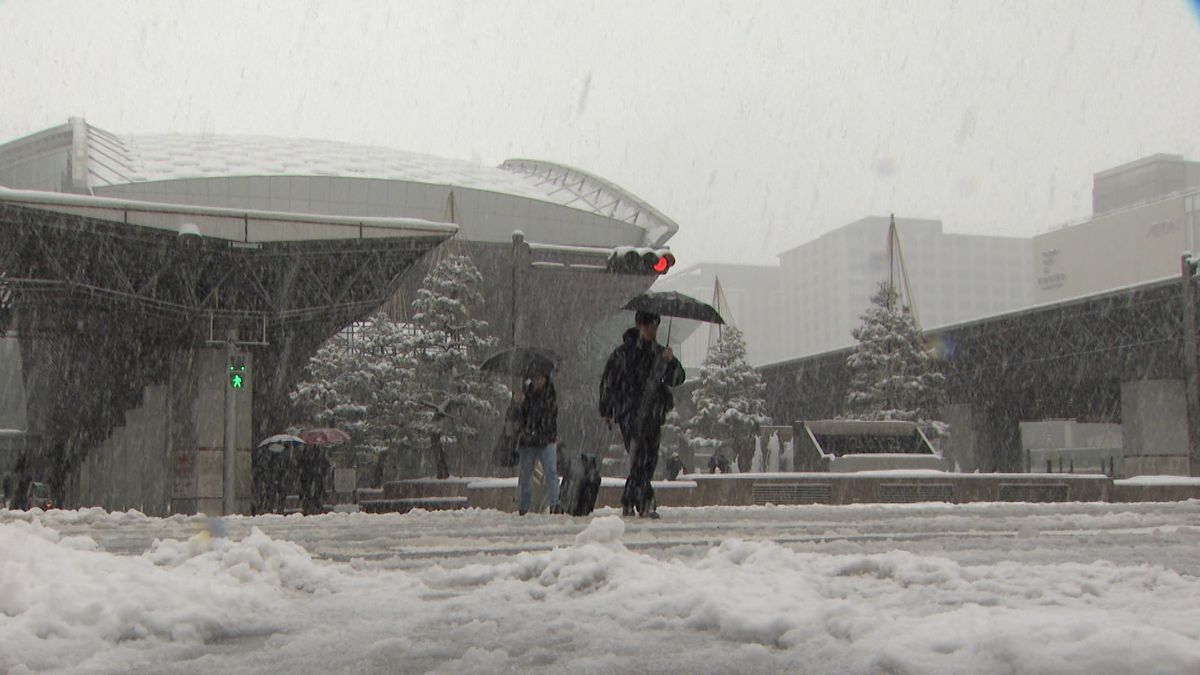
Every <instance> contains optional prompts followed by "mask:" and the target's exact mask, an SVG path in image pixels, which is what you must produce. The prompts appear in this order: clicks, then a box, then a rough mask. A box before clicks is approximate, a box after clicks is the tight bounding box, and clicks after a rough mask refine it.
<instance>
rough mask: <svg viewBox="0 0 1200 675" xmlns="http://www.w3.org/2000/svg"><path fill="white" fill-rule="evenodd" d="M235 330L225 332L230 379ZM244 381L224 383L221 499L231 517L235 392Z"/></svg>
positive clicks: (235, 419)
mask: <svg viewBox="0 0 1200 675" xmlns="http://www.w3.org/2000/svg"><path fill="white" fill-rule="evenodd" d="M237 356H238V351H237V328H230V329H229V330H227V331H226V332H225V363H226V365H227V367H228V368H229V373H226V374H225V376H226V377H228V378H232V375H231V374H230V373H233V368H234V365H233V364H234V361H236V360H237ZM243 381H244V380H241V379H239V380H238V385H236V386H235V385H234V383H233V382H232V380H231V381H229V382H226V383H225V453H224V467H223V468H224V469H225V476H224V481H223V483H222V489H221V497H222V505H223V506H224V508H223V511H224V512H225V515H227V516H230V515H233V513H234V511H235V508H236V505H235V500H234V489H233V486H234V480H235V479H236V471H235V468H236V465H237V390H238V388H239V387H240V383H241V382H243Z"/></svg>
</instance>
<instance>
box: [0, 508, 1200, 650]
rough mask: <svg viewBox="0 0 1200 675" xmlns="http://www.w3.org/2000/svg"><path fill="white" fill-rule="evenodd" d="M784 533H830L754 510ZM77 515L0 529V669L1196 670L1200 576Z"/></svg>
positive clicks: (466, 523)
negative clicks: (331, 538)
mask: <svg viewBox="0 0 1200 675" xmlns="http://www.w3.org/2000/svg"><path fill="white" fill-rule="evenodd" d="M681 512H682V511H681V510H676V511H673V513H681ZM793 512H794V513H797V514H815V513H823V512H818V511H811V510H810V511H803V510H794V511H780V510H775V511H770V510H761V509H760V510H758V511H749V512H748V513H750V514H755V513H766V514H768V515H770V514H773V513H774V514H778V513H793ZM712 513H717V512H716V511H713V512H712ZM955 513H961V515H962V517H968V516H970V515H971V514H972V513H974V514H975V515H979V514H983V513H985V512H984V511H981V510H978V509H976V510H975V511H974V512H971V511H962V512H955ZM1127 515H1128V514H1126V516H1127ZM669 516H670V514H668V517H669ZM1097 517H1098V518H1103V517H1104V516H1097ZM1112 517H1113V518H1115V519H1116V520H1117V522H1120V523H1125V521H1127V520H1128V518H1127V517H1125V518H1124V520H1122V515H1121V514H1112ZM78 518H80V516H78V515H75V516H72V515H69V512H51V513H50V514H45V515H41V514H39V513H37V512H34V514H33V515H29V514H20V515H17V514H14V513H6V512H0V672H9V673H25V672H37V671H41V670H63V671H69V672H104V673H107V672H114V673H115V672H147V673H149V672H154V673H171V672H181V673H182V672H187V673H191V672H197V673H199V672H235V673H236V672H246V673H262V672H267V673H271V672H274V673H290V674H295V673H308V672H314V673H315V672H322V673H323V672H344V671H352V672H367V673H373V672H378V673H391V672H428V671H434V672H456V673H457V672H478V673H496V672H518V671H520V672H529V671H533V672H543V671H544V672H563V671H567V672H573V673H611V672H649V671H661V672H681V673H682V672H688V673H695V672H701V673H704V672H838V673H877V672H887V673H909V672H911V673H918V672H920V673H928V672H934V673H964V672H971V673H1011V672H1038V673H1125V672H1139V673H1185V672H1192V673H1195V672H1200V579H1197V578H1195V577H1192V576H1187V575H1183V574H1180V573H1178V572H1176V571H1173V570H1171V569H1168V568H1166V567H1162V566H1158V565H1152V564H1135V565H1130V564H1122V563H1117V562H1112V561H1106V560H1098V561H1094V562H1054V561H1053V560H1054V552H1053V550H1052V549H1053V547H1054V545H1055V544H1054V543H1053V542H1050V543H1047V544H1045V546H1046V547H1047V548H1048V549H1051V550H1048V551H1047V552H1046V555H1045V556H1043V557H1044V558H1045V559H1046V560H1047V562H1044V563H1030V562H1027V561H1026V562H1020V561H1012V560H1005V561H995V562H990V563H985V564H967V563H963V562H960V561H955V560H953V559H951V558H948V557H945V556H943V555H938V554H937V552H936V551H926V552H921V553H914V552H911V551H904V550H895V549H891V550H886V551H883V552H874V553H824V552H813V551H811V550H809V551H802V550H795V548H794V547H788V546H786V545H781V544H780V543H776V542H773V541H769V540H746V539H742V538H738V537H728V538H724V539H723V540H722V541H719V542H713V543H712V544H711V545H705V546H704V547H703V548H701V549H700V550H699V552H697V553H695V554H694V555H674V554H672V553H671V552H670V551H662V550H659V551H656V552H655V553H654V554H651V553H647V552H642V551H640V550H635V549H631V548H629V546H628V542H629V540H630V537H631V536H632V535H633V534H635V532H634V530H637V531H638V532H641V533H643V534H644V533H645V532H647V531H651V532H652V531H653V530H647V528H648V527H651V526H649V525H647V524H644V523H641V522H638V521H631V522H630V523H628V524H627V522H626V521H623V520H622V519H621V518H619V517H617V516H613V515H600V516H598V517H595V518H593V519H591V520H590V521H588V520H572V519H564V518H561V517H559V518H554V519H552V518H551V517H549V516H533V517H530V518H527V519H524V520H522V521H519V522H520V523H523V524H527V523H535V525H534V526H533V527H540V526H538V525H536V523H539V522H540V523H546V524H547V525H545V527H547V528H549V527H554V528H574V531H575V534H574V536H573V538H568V539H566V540H565V541H563V542H562V544H561V545H558V546H557V547H555V548H552V549H550V550H545V551H537V552H532V551H526V552H519V553H515V554H511V555H485V556H480V557H475V558H472V559H469V560H467V561H465V562H461V563H460V564H455V563H454V561H451V560H448V559H447V560H433V561H431V562H430V563H429V564H427V565H424V566H419V565H418V566H413V567H410V568H407V569H404V568H398V567H395V566H388V565H384V564H372V563H370V561H365V560H363V559H361V558H360V559H355V560H352V561H348V562H339V561H330V560H319V559H315V558H314V557H313V556H311V555H310V554H309V553H308V552H306V551H305V549H304V548H302V547H301V546H299V545H298V544H295V543H291V542H289V541H284V540H281V539H279V538H272V537H271V536H268V534H265V533H264V531H263V529H260V528H259V526H258V525H257V524H255V523H258V524H261V525H262V527H263V528H268V524H274V525H276V526H278V527H281V528H284V531H287V529H286V528H301V527H305V526H310V527H313V526H320V527H324V526H328V527H330V528H331V529H332V528H342V529H344V528H362V529H363V530H364V531H368V530H370V528H371V527H373V526H374V525H373V524H376V523H379V524H386V526H387V527H389V528H397V527H404V525H405V523H410V522H411V523H420V522H422V521H423V520H424V521H428V520H430V519H435V520H437V524H438V527H454V526H455V525H456V524H457V525H458V526H460V527H462V528H467V527H477V526H478V525H479V524H480V523H484V522H489V523H492V524H493V526H494V527H499V528H503V527H505V525H504V524H505V523H516V522H518V521H517V519H516V517H514V516H511V515H506V514H499V513H494V514H492V513H487V512H471V511H464V512H453V513H445V514H436V516H435V515H433V514H416V515H415V516H414V517H413V518H411V519H408V520H405V518H407V517H387V516H379V517H368V516H362V515H356V516H354V517H345V516H322V517H319V518H317V519H301V518H287V519H282V518H276V519H274V520H259V521H256V520H252V519H243V520H244V521H245V522H244V523H243V524H248V528H247V527H239V532H237V533H233V532H230V533H229V534H228V536H223V535H225V534H226V533H225V532H224V531H223V528H222V526H220V525H219V524H218V523H217V522H215V521H214V522H212V523H210V524H207V526H205V523H204V521H202V520H193V521H190V522H193V523H195V524H196V527H197V528H198V529H199V531H198V532H197V533H196V534H195V535H193V536H191V537H190V538H186V539H165V540H155V541H154V542H153V543H152V544H151V545H150V546H149V547H148V548H147V549H145V550H142V551H141V552H140V553H138V554H134V555H121V554H114V553H109V552H106V551H105V550H103V548H102V547H101V546H100V545H99V544H98V543H97V540H96V539H93V538H91V537H88V536H84V535H63V534H61V533H60V531H58V530H56V529H55V528H54V526H55V525H59V526H61V527H62V528H64V529H66V528H67V526H68V525H71V521H72V519H76V520H77V519H78ZM87 518H90V520H89V521H88V523H89V524H88V525H87V527H88V528H90V529H91V530H92V531H94V532H96V533H97V535H96V536H97V538H99V539H100V540H101V541H103V540H104V539H103V538H102V537H100V534H99V531H100V530H101V529H102V528H116V529H118V530H119V529H120V528H123V527H128V528H133V527H148V526H152V525H162V524H164V523H167V521H164V520H161V519H152V518H146V517H144V516H141V517H134V516H130V515H127V514H111V515H98V514H96V513H95V512H94V511H93V512H91V515H90V516H87ZM322 519H325V520H322ZM235 520H236V519H235ZM167 524H169V523H167ZM322 524H323V525H322ZM74 526H76V527H77V525H74ZM510 527H519V525H511V526H510ZM296 531H297V532H299V530H298V529H297V530H296ZM476 536H477V537H478V538H480V539H481V540H482V539H486V537H487V536H488V535H487V534H485V532H484V531H483V530H481V531H480V532H479V534H478V535H476ZM1037 536H1039V535H1038V534H1037V533H1032V534H1031V533H1025V532H1022V533H1020V534H1019V535H1018V536H1017V537H1016V538H1015V540H1022V541H1023V540H1027V539H1029V538H1030V537H1037ZM1188 536H1189V537H1194V536H1195V533H1194V532H1192V533H1191V534H1189V535H1188ZM1060 539H1061V537H1060Z"/></svg>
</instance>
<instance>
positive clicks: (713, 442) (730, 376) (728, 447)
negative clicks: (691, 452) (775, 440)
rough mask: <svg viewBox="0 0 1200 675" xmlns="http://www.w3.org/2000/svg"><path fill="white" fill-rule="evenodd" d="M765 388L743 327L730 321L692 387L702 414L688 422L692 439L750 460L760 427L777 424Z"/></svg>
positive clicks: (700, 445)
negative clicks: (749, 355) (750, 360)
mask: <svg viewBox="0 0 1200 675" xmlns="http://www.w3.org/2000/svg"><path fill="white" fill-rule="evenodd" d="M765 393H766V385H764V384H763V383H762V379H761V378H760V377H759V375H758V372H757V371H755V370H754V369H753V368H751V367H750V364H749V363H747V362H746V341H745V339H744V338H743V337H742V332H741V331H740V330H738V329H737V328H735V327H733V326H725V327H724V328H722V330H721V337H720V339H719V340H718V341H717V344H716V345H715V346H714V347H713V349H712V350H710V351H709V353H708V358H707V359H706V360H705V361H704V367H703V368H702V369H701V370H700V381H699V384H697V386H696V389H695V391H693V392H692V403H693V404H695V408H696V414H695V415H694V416H693V417H692V418H691V419H689V420H688V421H687V424H686V427H685V429H686V433H687V436H688V442H689V443H690V444H691V445H692V447H693V448H697V449H700V448H703V449H705V450H706V451H708V452H716V451H717V450H718V449H721V448H724V449H725V455H726V456H727V457H729V456H730V455H733V456H734V457H735V458H736V459H735V462H747V461H749V459H750V453H751V452H752V451H753V448H754V436H755V434H756V433H757V432H758V428H759V427H760V426H762V425H764V424H770V423H771V420H770V418H769V417H767V405H766V402H765V400H764V399H763V396H764V394H765Z"/></svg>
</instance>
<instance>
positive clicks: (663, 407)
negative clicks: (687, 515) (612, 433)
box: [600, 312, 686, 518]
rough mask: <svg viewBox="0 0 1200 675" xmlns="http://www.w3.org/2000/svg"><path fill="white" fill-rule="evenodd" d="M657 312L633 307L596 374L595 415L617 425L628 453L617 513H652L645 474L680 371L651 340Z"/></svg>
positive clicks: (649, 471) (649, 472) (680, 377)
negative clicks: (628, 321)
mask: <svg viewBox="0 0 1200 675" xmlns="http://www.w3.org/2000/svg"><path fill="white" fill-rule="evenodd" d="M660 322H661V319H660V317H659V316H658V315H657V314H651V313H649V312H638V313H637V315H636V316H635V317H634V323H635V324H636V326H635V327H634V328H630V329H629V330H627V331H625V334H624V335H623V336H622V338H621V346H619V347H617V348H616V349H615V350H613V353H612V355H611V356H609V357H608V363H607V364H605V366H604V375H603V376H602V377H601V378H600V417H601V418H603V419H604V421H605V422H606V423H607V424H609V425H610V426H611V425H612V423H613V422H614V421H615V422H616V423H617V426H619V427H620V429H621V438H622V440H623V441H624V442H625V450H626V452H628V453H629V455H630V463H629V478H628V479H626V481H625V491H624V493H622V495H621V512H622V514H623V515H626V516H631V515H633V513H634V511H636V512H637V514H638V515H639V516H645V517H649V518H657V517H658V511H657V510H656V507H655V502H654V488H653V487H651V486H650V479H651V477H652V476H653V475H654V469H655V467H656V466H657V465H658V443H659V439H660V437H661V435H662V425H663V422H664V421H666V418H667V413H668V412H670V411H671V409H672V408H674V407H675V399H674V398H673V396H672V395H671V387H677V386H679V385H680V384H683V380H684V378H685V377H686V375H685V374H684V372H683V366H682V365H681V364H680V363H679V359H676V358H675V355H674V353H673V352H672V351H671V348H670V347H663V346H662V345H660V344H658V343H657V342H655V340H656V339H657V337H658V324H659V323H660Z"/></svg>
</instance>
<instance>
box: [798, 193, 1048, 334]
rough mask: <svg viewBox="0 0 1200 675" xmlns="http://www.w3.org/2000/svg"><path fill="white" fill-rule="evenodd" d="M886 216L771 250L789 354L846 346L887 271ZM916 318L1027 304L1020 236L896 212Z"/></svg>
mask: <svg viewBox="0 0 1200 675" xmlns="http://www.w3.org/2000/svg"><path fill="white" fill-rule="evenodd" d="M888 222H889V219H888V218H887V217H885V216H870V217H867V218H862V219H860V220H857V221H855V222H853V223H850V224H848V225H845V226H843V227H840V228H838V229H836V230H834V231H832V232H829V233H827V234H824V235H822V236H820V237H818V238H816V239H815V240H813V241H810V242H808V243H806V244H802V245H800V246H797V247H795V248H793V249H790V250H788V251H785V252H784V253H782V254H780V256H779V263H780V278H781V282H782V294H783V312H784V316H785V317H786V323H787V325H788V327H789V328H788V332H787V334H786V336H785V350H786V352H787V354H788V355H789V356H790V357H798V356H804V355H808V354H816V353H820V352H824V351H829V350H832V349H838V348H841V347H847V346H849V345H851V344H853V342H854V339H853V337H851V335H850V331H851V330H852V329H853V328H854V327H856V326H858V325H859V323H861V317H862V314H863V312H864V311H865V310H866V309H867V308H868V306H869V305H870V299H871V296H872V295H874V293H875V291H876V289H877V286H878V284H879V282H880V281H882V280H884V279H885V277H886V275H887V271H888V260H887V252H886V251H887V231H888ZM896 228H897V230H898V232H899V235H900V242H901V249H902V250H903V254H904V260H905V263H906V265H907V270H908V278H909V282H910V284H911V288H912V294H913V301H914V305H915V308H916V311H917V318H918V320H919V321H920V323H921V325H922V326H925V327H927V328H928V327H935V326H940V325H947V324H951V323H957V322H960V321H966V320H969V319H974V318H978V317H983V316H988V315H991V314H998V313H1001V312H1005V311H1010V310H1013V309H1018V308H1021V307H1024V306H1027V305H1028V304H1029V303H1030V297H1031V284H1030V281H1029V264H1028V260H1029V255H1030V254H1029V251H1030V242H1029V240H1028V239H1023V238H1017V237H992V236H980V235H969V234H955V233H947V232H945V231H944V230H943V228H942V223H941V221H938V220H928V219H916V218H897V219H896Z"/></svg>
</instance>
